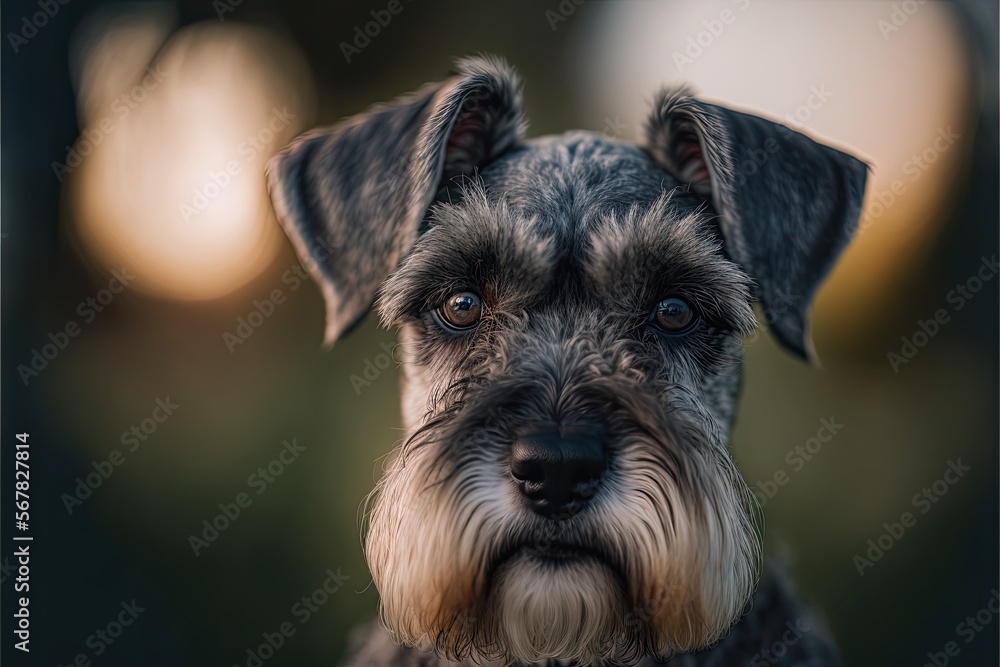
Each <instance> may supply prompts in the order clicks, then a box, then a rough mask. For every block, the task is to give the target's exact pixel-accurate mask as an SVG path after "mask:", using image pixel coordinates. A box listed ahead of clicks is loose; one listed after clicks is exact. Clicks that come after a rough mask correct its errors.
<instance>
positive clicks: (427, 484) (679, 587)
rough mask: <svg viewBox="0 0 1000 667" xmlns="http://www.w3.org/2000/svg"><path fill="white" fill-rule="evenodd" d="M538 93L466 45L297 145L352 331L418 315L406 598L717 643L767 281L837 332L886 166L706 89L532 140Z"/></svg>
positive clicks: (485, 633) (402, 530)
mask: <svg viewBox="0 0 1000 667" xmlns="http://www.w3.org/2000/svg"><path fill="white" fill-rule="evenodd" d="M519 101H520V93H519V83H518V80H517V78H516V76H515V75H514V74H513V73H512V72H511V71H510V70H509V69H508V68H507V66H506V65H505V64H503V63H502V62H500V61H497V60H494V59H489V58H478V59H469V60H465V61H462V62H461V63H460V66H459V68H458V73H457V74H456V75H455V76H454V77H453V78H451V79H448V80H446V81H445V82H443V83H441V84H436V85H431V86H428V87H425V88H423V89H421V90H420V91H418V92H417V93H414V94H413V95H411V96H409V97H406V98H403V99H400V100H398V101H397V102H394V103H392V104H389V105H385V106H381V107H376V108H374V109H372V110H371V111H369V112H367V113H365V114H362V115H360V116H358V117H355V118H352V119H349V120H347V121H345V122H343V123H341V124H340V125H337V126H335V127H333V128H327V129H322V130H318V131H314V132H312V133H310V134H308V135H306V136H304V137H302V138H300V139H299V140H297V141H296V142H295V143H294V144H292V145H291V146H289V147H288V148H286V149H285V150H284V151H283V152H282V153H281V154H280V155H279V156H277V157H276V158H275V159H274V161H273V162H272V163H271V164H270V166H269V172H268V178H269V185H270V188H271V194H272V199H273V201H274V204H275V210H276V212H277V215H278V218H279V220H280V221H281V223H282V224H283V225H284V227H285V230H286V231H287V232H288V235H289V236H290V237H291V239H292V241H293V243H294V244H295V247H296V249H297V251H298V252H299V255H300V257H301V258H302V260H303V262H304V263H305V264H306V265H307V267H308V268H309V270H310V271H311V272H312V274H313V275H314V277H315V278H316V279H317V281H318V282H319V284H320V286H321V288H322V291H323V295H324V297H325V299H326V304H327V326H326V340H327V343H333V341H334V340H335V339H336V338H337V337H338V336H339V335H341V334H342V333H343V332H344V331H345V330H346V329H347V328H348V327H350V326H351V324H352V323H353V322H355V321H356V320H358V319H359V318H360V317H361V316H363V315H364V313H365V312H366V311H367V310H368V309H369V307H370V305H371V303H372V301H373V300H374V299H375V298H376V297H377V299H378V308H379V311H380V313H381V316H382V319H383V321H384V322H385V323H386V324H389V325H398V326H399V327H400V328H401V335H402V342H403V357H404V364H403V374H404V378H403V380H404V385H405V391H404V399H403V413H404V419H405V422H406V425H407V427H408V429H409V434H408V437H407V438H406V440H405V441H404V442H403V444H402V445H401V446H400V447H399V448H398V450H397V452H396V453H395V456H394V458H393V459H392V462H391V463H390V464H389V466H388V469H387V471H386V473H385V475H384V477H383V478H382V480H381V481H380V483H379V485H378V488H377V489H376V494H375V495H374V496H373V506H372V508H371V512H370V516H369V522H370V524H369V528H368V534H367V537H366V543H365V546H366V552H367V557H368V562H369V565H370V567H371V570H372V575H373V577H374V580H375V584H376V586H377V587H378V590H379V593H380V595H381V603H382V615H383V618H384V622H385V624H386V625H387V627H388V628H389V629H390V630H391V631H392V632H393V633H394V635H395V637H396V638H397V639H399V640H401V641H404V642H407V643H412V644H417V645H421V646H425V647H430V648H434V649H435V650H437V651H438V652H440V653H441V654H444V655H447V656H450V657H461V656H469V655H471V656H473V657H478V658H487V659H489V658H497V659H502V660H516V661H519V662H522V663H532V662H537V661H539V660H543V659H546V658H560V659H576V660H579V661H581V662H583V663H587V662H589V661H593V660H599V659H605V660H614V661H621V662H627V661H631V660H634V659H637V658H638V657H639V656H641V655H644V654H652V655H658V656H666V655H669V654H670V653H672V652H676V651H689V650H693V649H696V648H699V647H702V646H704V645H706V644H709V643H711V642H712V641H714V640H716V639H718V638H719V637H720V636H721V635H722V634H723V633H725V632H726V630H727V629H728V628H729V627H730V625H731V624H732V623H733V622H734V621H735V620H736V619H737V618H738V616H739V615H740V613H741V611H742V609H743V607H744V605H745V604H746V602H747V600H748V598H749V596H750V595H751V593H752V591H753V588H754V586H755V582H756V576H757V569H758V565H759V560H760V542H759V532H758V526H757V524H756V521H755V517H754V512H755V505H754V500H753V497H752V496H751V495H750V493H749V492H748V489H747V487H746V485H745V483H744V482H743V480H742V478H741V477H740V475H739V474H738V472H737V469H736V467H735V465H734V464H733V462H732V459H731V457H730V455H729V453H728V450H727V440H728V431H729V426H730V423H731V420H732V417H733V411H734V405H735V401H736V397H737V392H738V384H739V369H740V359H741V337H742V336H744V335H746V334H747V333H749V332H750V331H751V329H752V327H753V326H754V321H755V320H754V315H753V311H752V307H751V306H752V303H753V301H755V300H759V301H760V302H761V303H762V306H763V311H764V313H765V314H766V315H767V319H768V322H769V324H770V328H771V330H772V331H773V332H774V334H775V335H776V337H777V339H778V340H779V341H780V342H781V343H782V344H783V345H784V346H786V347H787V348H789V349H791V350H792V351H793V352H795V353H798V354H799V355H802V356H808V355H809V351H810V343H809V335H808V312H809V306H810V302H811V300H812V296H813V293H814V292H815V290H816V288H817V286H818V285H819V283H820V282H821V280H822V279H823V278H824V276H825V275H826V273H827V272H828V270H829V269H830V267H831V265H832V263H833V262H834V260H835V259H836V257H837V255H838V254H839V253H840V251H841V249H842V248H843V247H844V245H845V244H846V243H847V241H848V240H849V238H850V236H851V233H852V231H853V229H854V227H855V225H856V223H857V219H858V215H859V212H860V206H861V199H862V194H863V190H864V182H865V175H866V167H865V165H864V164H862V163H861V162H859V161H858V160H856V159H854V158H852V157H850V156H848V155H846V154H844V153H841V152H839V151H837V150H834V149H832V148H829V147H826V146H823V145H821V144H818V143H815V142H813V141H812V140H811V139H809V138H807V137H805V136H804V135H802V134H800V133H798V132H795V131H792V130H790V129H788V128H785V127H783V126H780V125H777V124H774V123H771V122H769V121H767V120H764V119H761V118H757V117H754V116H750V115H746V114H742V113H738V112H735V111H731V110H728V109H724V108H722V107H719V106H715V105H711V104H706V103H703V102H699V101H697V100H695V99H694V98H692V97H691V96H690V95H689V94H688V93H687V92H686V91H683V90H680V91H673V92H664V93H661V94H660V95H659V96H658V97H657V98H656V100H655V105H654V109H653V113H652V115H651V117H650V120H649V124H648V128H647V133H646V143H645V145H643V146H634V145H630V144H627V143H624V142H619V141H610V140H607V139H605V138H602V137H601V136H600V135H594V134H589V133H583V132H574V133H569V134H566V135H563V136H558V137H547V138H542V139H536V140H532V141H522V140H521V137H520V135H521V131H522V129H523V127H524V122H523V120H522V116H521V111H520V108H519Z"/></svg>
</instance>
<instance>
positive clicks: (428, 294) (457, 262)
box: [378, 185, 554, 326]
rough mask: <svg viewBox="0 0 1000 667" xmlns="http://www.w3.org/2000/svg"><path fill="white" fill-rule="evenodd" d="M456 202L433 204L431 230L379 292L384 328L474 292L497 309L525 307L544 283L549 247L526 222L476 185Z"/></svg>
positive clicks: (531, 223) (549, 262) (549, 267)
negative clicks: (460, 294) (459, 294)
mask: <svg viewBox="0 0 1000 667" xmlns="http://www.w3.org/2000/svg"><path fill="white" fill-rule="evenodd" d="M462 195H463V196H462V198H461V201H460V202H459V203H456V204H439V205H437V206H436V207H435V208H434V209H433V210H432V212H431V226H430V229H429V230H428V231H427V232H425V233H424V235H423V236H422V237H421V238H420V239H418V240H417V242H416V244H415V245H414V248H413V250H412V252H411V253H410V254H409V255H408V256H407V257H406V258H405V259H404V260H403V262H402V263H401V264H400V267H399V269H397V271H396V272H395V273H393V274H392V275H391V276H390V277H389V278H388V280H386V282H385V283H384V284H383V285H382V288H381V289H380V290H379V296H378V308H379V311H380V315H381V319H382V323H383V325H385V326H393V325H397V324H400V323H402V322H403V321H405V320H406V319H409V318H413V317H416V316H419V315H420V314H421V313H423V312H425V311H427V310H430V309H432V308H436V307H437V306H439V305H440V304H441V303H442V302H443V301H444V300H445V299H446V298H447V297H448V296H449V295H450V294H453V293H455V292H458V291H462V290H468V289H472V290H475V291H478V292H480V293H481V294H482V296H484V297H486V298H487V299H488V300H489V301H490V302H491V303H492V304H493V305H494V307H495V308H498V309H504V308H506V307H516V306H517V305H518V304H521V303H527V302H528V301H530V300H531V299H532V298H533V297H534V296H536V295H537V294H539V293H540V292H542V291H543V290H544V289H545V288H546V286H547V285H548V283H549V280H550V276H551V273H552V266H553V264H554V259H553V256H554V253H553V248H552V245H553V242H552V239H551V238H547V237H544V236H543V235H541V234H540V233H539V232H538V230H537V225H536V224H535V222H534V221H533V220H531V219H528V218H524V217H523V216H521V215H520V214H518V213H516V212H515V211H514V210H513V209H512V208H511V207H510V206H509V205H508V204H507V203H506V201H505V200H504V199H503V198H491V197H489V196H488V195H487V194H486V192H485V191H484V190H483V188H482V187H481V186H479V185H472V186H467V187H466V188H464V189H463V193H462Z"/></svg>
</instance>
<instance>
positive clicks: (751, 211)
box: [646, 89, 868, 359]
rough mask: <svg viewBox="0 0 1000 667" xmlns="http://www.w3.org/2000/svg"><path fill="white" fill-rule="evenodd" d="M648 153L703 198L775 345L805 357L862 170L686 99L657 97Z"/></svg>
mask: <svg viewBox="0 0 1000 667" xmlns="http://www.w3.org/2000/svg"><path fill="white" fill-rule="evenodd" d="M646 131H647V134H646V141H647V143H648V146H647V150H648V151H649V152H650V154H651V155H652V156H653V157H654V159H656V160H657V162H659V164H660V165H661V166H662V167H663V168H664V169H665V170H666V171H668V172H670V173H671V174H672V175H673V176H674V177H675V178H677V179H678V180H680V181H681V182H682V183H687V184H690V186H691V189H692V190H694V191H695V192H696V193H698V194H700V195H702V196H704V197H706V198H708V199H710V201H711V202H712V205H713V207H714V208H715V210H716V211H717V212H718V213H719V216H720V217H719V221H718V222H719V226H720V229H721V232H722V236H723V239H724V243H725V247H726V250H727V252H728V253H729V255H730V257H732V259H733V260H734V261H736V262H737V263H739V264H740V265H741V266H742V267H743V268H744V270H746V271H747V273H749V274H750V276H751V277H752V278H753V279H754V281H755V282H756V283H757V286H758V291H759V294H758V296H759V298H760V300H761V302H762V306H763V308H764V313H765V315H766V317H767V321H768V324H769V325H770V327H771V330H772V331H773V333H774V335H775V337H776V338H777V339H778V341H779V342H780V343H782V344H783V345H784V346H785V347H787V348H788V349H790V350H792V351H793V352H795V353H796V354H798V355H799V356H801V357H803V358H806V359H810V358H813V349H812V341H811V339H810V336H809V310H810V306H811V304H812V299H813V295H814V294H815V292H816V289H817V288H818V287H819V285H820V283H821V282H822V281H823V279H824V278H825V277H826V274H827V273H828V272H829V271H830V269H831V268H832V266H833V264H834V262H835V261H836V259H837V257H838V256H839V255H840V252H841V251H842V250H843V249H844V247H845V246H846V245H847V243H848V242H849V241H850V238H851V235H852V234H853V233H854V230H855V229H856V227H857V224H858V217H859V216H860V213H861V200H862V197H863V195H864V189H865V179H866V176H867V171H868V167H867V165H865V163H863V162H861V161H860V160H858V159H856V158H854V157H852V156H850V155H848V154H846V153H843V152H841V151H838V150H836V149H834V148H830V147H829V146H824V145H822V144H819V143H816V142H815V141H813V140H812V139H810V138H809V137H807V136H805V135H804V134H801V133H799V132H796V131H794V130H791V129H789V128H788V127H785V126H784V125H780V124H778V123H773V122H771V121H768V120H765V119H763V118H758V117H756V116H751V115H748V114H744V113H740V112H737V111H732V110H730V109H726V108H724V107H720V106H717V105H714V104H707V103H704V102H700V101H698V100H696V99H694V98H693V97H692V96H691V95H690V93H689V92H688V91H687V90H686V89H679V90H666V91H663V92H661V93H660V94H659V95H658V96H657V97H656V99H655V107H654V109H653V113H652V116H651V118H650V120H649V123H648V126H647V128H646Z"/></svg>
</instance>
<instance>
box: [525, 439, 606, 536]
mask: <svg viewBox="0 0 1000 667" xmlns="http://www.w3.org/2000/svg"><path fill="white" fill-rule="evenodd" d="M607 466H608V462H607V456H606V455H605V451H604V443H603V438H602V437H601V436H600V435H599V434H597V433H583V432H574V433H564V434H562V435H560V434H559V433H555V432H551V433H532V434H530V435H526V436H522V437H520V438H518V439H517V440H515V442H514V447H513V449H512V451H511V458H510V472H511V475H513V477H514V481H515V482H517V488H518V489H519V490H520V491H521V493H522V494H523V495H524V497H525V498H526V499H527V500H528V504H529V505H530V507H531V509H533V510H534V511H535V512H537V513H539V514H541V515H543V516H547V517H551V518H556V519H562V518H568V517H570V516H573V515H574V514H576V513H577V512H579V511H580V509H582V508H583V506H584V505H585V504H586V502H587V501H588V500H590V498H592V497H593V496H594V494H595V493H597V489H598V487H599V486H600V484H601V478H602V477H603V476H604V471H605V470H606V469H607Z"/></svg>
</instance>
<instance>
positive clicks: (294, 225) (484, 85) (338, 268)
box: [267, 57, 524, 346]
mask: <svg viewBox="0 0 1000 667" xmlns="http://www.w3.org/2000/svg"><path fill="white" fill-rule="evenodd" d="M457 71H458V73H457V74H456V75H455V76H453V77H452V78H449V79H447V80H445V81H443V82H441V83H436V84H429V85H427V86H425V87H423V88H421V89H420V90H418V91H417V92H415V93H412V94H410V95H408V96H405V97H403V98H400V99H398V100H396V101H395V102H392V103H390V104H386V105H380V106H376V107H373V108H372V109H370V110H368V111H367V112H365V113H363V114H360V115H358V116H355V117H353V118H349V119H347V120H345V121H343V122H341V123H340V124H338V125H335V126H333V127H328V128H321V129H317V130H313V131H311V132H308V133H306V134H304V135H303V136H301V137H299V138H298V139H296V140H295V141H294V142H293V143H292V144H290V145H289V146H288V147H286V148H285V149H284V150H282V151H281V152H280V153H278V154H277V155H276V156H275V157H274V158H272V159H271V161H270V162H269V163H268V165H267V184H268V190H269V191H270V194H271V202H272V204H273V205H274V211H275V213H276V215H277V218H278V221H279V222H280V223H281V225H282V227H284V229H285V233H286V234H287V235H288V237H289V238H290V239H291V241H292V244H293V245H294V247H295V250H296V252H297V253H298V255H299V259H300V260H301V261H302V264H303V265H304V266H305V267H306V268H307V269H308V270H309V272H310V273H311V274H312V276H313V278H314V279H315V280H316V281H317V283H319V286H320V289H321V290H322V292H323V298H324V300H325V302H326V335H325V339H324V342H325V344H326V345H327V346H329V345H332V344H333V343H334V342H335V341H336V340H337V338H338V337H339V336H340V335H341V334H342V333H344V332H345V331H346V330H347V329H349V328H350V326H351V325H353V324H354V323H355V322H356V321H358V320H360V319H361V318H362V317H363V316H364V314H365V313H366V312H367V311H368V309H369V308H370V307H371V304H372V300H373V299H374V296H375V292H376V291H377V289H378V287H379V285H380V284H381V283H382V282H383V281H384V280H385V278H386V277H387V276H388V275H389V274H390V273H392V272H393V271H394V270H395V269H396V267H397V266H398V264H399V262H400V260H401V259H402V258H403V256H404V255H405V254H406V253H407V252H408V251H409V250H410V248H411V247H412V246H413V243H414V241H415V240H416V238H417V232H418V228H419V226H420V223H421V221H422V220H423V218H424V215H425V214H426V212H427V209H428V208H429V206H430V204H431V202H432V201H433V199H434V196H435V194H436V193H437V192H438V190H439V189H440V188H441V186H442V185H443V184H445V183H446V182H447V181H448V180H450V179H452V178H455V177H456V176H460V175H467V174H473V173H474V172H475V170H476V169H477V168H479V167H481V166H483V165H485V164H487V163H488V162H489V161H490V160H492V159H494V158H496V157H497V156H498V155H500V154H501V153H503V152H504V151H506V150H507V149H509V148H510V147H511V146H512V145H514V144H515V143H516V142H517V141H518V139H519V138H520V136H521V134H522V132H523V130H524V121H523V119H522V116H521V105H520V97H521V94H520V80H519V79H518V77H517V75H516V74H515V73H514V71H513V70H512V69H511V68H510V67H509V66H508V65H507V64H506V63H505V62H503V61H502V60H500V59H497V58H492V57H476V58H467V59H464V60H461V61H459V63H458V67H457Z"/></svg>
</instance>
